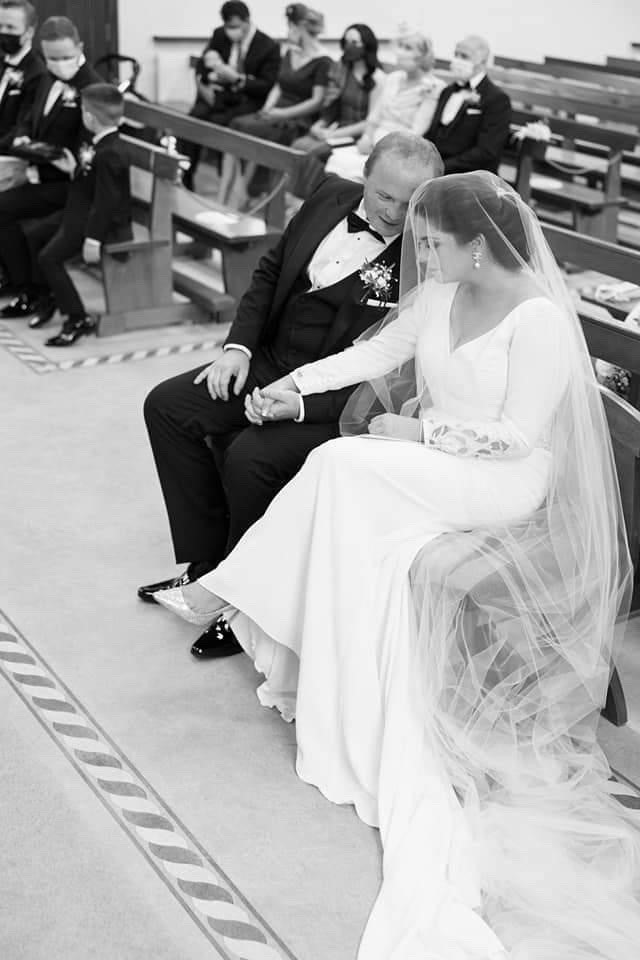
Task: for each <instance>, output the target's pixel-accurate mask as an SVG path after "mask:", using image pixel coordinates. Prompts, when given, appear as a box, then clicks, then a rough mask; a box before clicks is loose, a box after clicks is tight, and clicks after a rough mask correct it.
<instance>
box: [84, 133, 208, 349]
mask: <svg viewBox="0 0 640 960" xmlns="http://www.w3.org/2000/svg"><path fill="white" fill-rule="evenodd" d="M123 140H124V141H125V143H126V145H127V149H128V152H129V157H130V160H131V165H132V168H131V176H132V185H133V184H134V183H135V181H136V178H137V177H139V176H143V177H144V178H145V180H146V182H147V184H148V196H149V199H148V205H147V209H146V216H145V221H146V225H147V229H148V238H146V239H134V240H131V241H127V242H124V243H111V244H106V245H105V246H104V249H103V251H102V262H101V267H102V276H101V282H102V286H103V290H104V301H105V309H104V311H100V312H99V314H98V318H97V332H98V334H99V335H100V336H108V335H113V334H118V333H123V332H124V331H126V330H135V329H140V328H144V327H157V326H163V325H166V324H170V323H176V322H180V321H187V320H196V319H201V316H202V315H201V313H200V311H199V310H197V309H196V308H195V307H194V306H193V305H192V304H191V303H185V302H179V301H177V300H176V297H175V296H174V289H173V284H172V272H173V264H172V260H173V236H172V198H173V191H174V185H175V181H176V179H177V177H178V170H179V161H180V157H179V156H176V155H172V154H169V153H167V151H166V150H164V149H162V148H160V147H156V146H153V145H151V144H149V143H142V142H140V141H137V140H133V139H131V138H130V137H123ZM134 213H135V208H134ZM222 305H224V304H222Z"/></svg>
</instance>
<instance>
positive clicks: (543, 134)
mask: <svg viewBox="0 0 640 960" xmlns="http://www.w3.org/2000/svg"><path fill="white" fill-rule="evenodd" d="M513 136H514V138H515V139H516V140H537V141H538V142H539V143H540V142H542V143H549V141H550V140H551V127H550V126H549V124H548V123H546V121H545V120H535V121H533V122H532V123H526V124H525V125H524V127H520V129H519V130H516V132H515V133H514V135H513Z"/></svg>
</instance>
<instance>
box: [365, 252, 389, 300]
mask: <svg viewBox="0 0 640 960" xmlns="http://www.w3.org/2000/svg"><path fill="white" fill-rule="evenodd" d="M360 279H361V280H362V283H363V284H364V292H363V294H362V298H361V300H360V303H364V301H365V300H367V299H368V297H369V296H370V295H372V294H373V295H375V298H376V299H377V300H380V301H386V300H387V299H388V297H389V294H390V293H391V288H392V286H393V264H388V263H370V262H369V261H368V260H365V262H364V265H363V267H362V269H361V270H360Z"/></svg>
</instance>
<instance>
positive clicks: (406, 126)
mask: <svg viewBox="0 0 640 960" xmlns="http://www.w3.org/2000/svg"><path fill="white" fill-rule="evenodd" d="M434 63H435V56H434V52H433V44H432V43H431V40H430V39H429V38H428V37H425V36H423V35H422V34H421V33H410V34H406V35H403V36H401V37H400V38H399V39H398V41H397V44H396V65H397V67H398V69H397V70H394V72H393V73H391V74H389V76H388V77H387V80H386V82H385V85H384V89H383V91H382V93H381V95H380V97H378V99H377V101H376V102H375V104H373V105H372V107H371V110H370V112H369V116H368V117H367V122H366V124H365V128H364V132H363V133H362V136H361V137H360V139H359V140H358V142H357V144H356V145H355V146H353V147H345V148H340V149H339V150H334V151H333V153H332V154H331V156H330V158H329V160H328V162H327V166H326V170H327V173H336V174H337V175H338V176H340V177H346V178H348V179H350V180H361V179H362V175H363V169H364V163H365V160H366V158H367V156H368V155H369V154H370V153H371V150H372V149H373V147H374V146H375V144H376V143H377V142H378V140H380V138H381V137H384V136H386V134H387V133H395V132H400V131H402V130H405V131H407V132H409V133H416V134H418V136H422V135H423V134H424V133H425V132H426V130H427V129H428V127H429V124H430V123H431V118H432V117H433V113H434V110H435V108H436V104H437V102H438V96H439V94H440V91H441V90H442V89H443V87H444V83H443V81H442V80H440V79H439V77H436V76H435V75H434V74H433V73H432V70H433V65H434Z"/></svg>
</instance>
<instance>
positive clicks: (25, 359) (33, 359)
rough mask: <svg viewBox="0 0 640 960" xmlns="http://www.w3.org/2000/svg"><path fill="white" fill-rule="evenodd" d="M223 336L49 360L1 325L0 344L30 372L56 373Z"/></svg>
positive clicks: (178, 350)
mask: <svg viewBox="0 0 640 960" xmlns="http://www.w3.org/2000/svg"><path fill="white" fill-rule="evenodd" d="M223 340H224V335H223V334H221V335H220V336H219V337H218V338H217V339H215V340H202V341H198V342H196V343H180V344H173V345H171V346H164V347H149V348H148V349H144V350H127V351H123V352H121V353H108V354H102V355H100V356H96V357H78V358H76V359H73V360H64V359H63V360H58V361H56V360H52V359H51V358H50V357H46V356H44V354H42V353H39V352H38V351H37V350H36V349H35V347H33V346H31V344H29V343H26V342H25V341H24V340H22V339H21V338H20V337H19V336H17V335H16V334H15V332H14V331H13V330H11V329H9V327H7V326H4V325H0V347H2V348H4V349H5V350H6V351H7V353H10V354H11V355H12V356H13V357H15V358H16V360H19V361H20V363H23V364H24V365H25V366H26V367H28V368H29V369H30V370H32V371H33V373H59V372H63V371H67V370H78V369H82V368H87V367H99V366H110V365H111V364H115V363H127V362H128V361H130V360H149V359H151V358H153V357H170V356H173V355H174V354H183V353H196V352H198V351H203V350H214V349H215V348H216V347H219V346H220V345H221V344H222V343H223Z"/></svg>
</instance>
